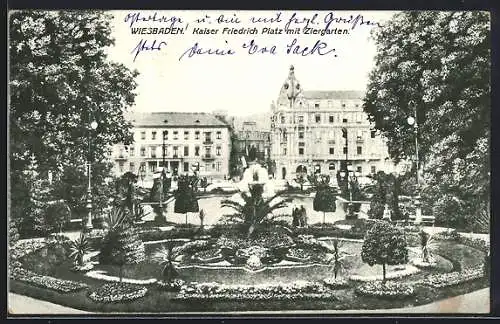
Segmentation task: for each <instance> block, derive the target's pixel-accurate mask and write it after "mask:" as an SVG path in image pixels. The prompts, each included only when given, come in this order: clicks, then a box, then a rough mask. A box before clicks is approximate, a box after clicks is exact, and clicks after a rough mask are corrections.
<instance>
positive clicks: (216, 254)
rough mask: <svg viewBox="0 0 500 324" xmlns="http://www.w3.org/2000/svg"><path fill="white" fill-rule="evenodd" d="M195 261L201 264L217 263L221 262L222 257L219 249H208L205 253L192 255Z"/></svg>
mask: <svg viewBox="0 0 500 324" xmlns="http://www.w3.org/2000/svg"><path fill="white" fill-rule="evenodd" d="M193 258H194V259H195V260H198V261H201V262H205V263H206V262H218V261H222V259H223V256H222V253H221V249H210V250H205V251H200V252H197V253H195V254H194V255H193Z"/></svg>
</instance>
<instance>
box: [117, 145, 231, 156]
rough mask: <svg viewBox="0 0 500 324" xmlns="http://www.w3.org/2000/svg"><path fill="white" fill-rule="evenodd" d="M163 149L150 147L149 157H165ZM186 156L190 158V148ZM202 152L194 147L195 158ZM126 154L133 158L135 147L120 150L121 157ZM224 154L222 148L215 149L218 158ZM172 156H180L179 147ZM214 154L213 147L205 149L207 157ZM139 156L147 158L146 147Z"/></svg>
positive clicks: (185, 149) (185, 152)
mask: <svg viewBox="0 0 500 324" xmlns="http://www.w3.org/2000/svg"><path fill="white" fill-rule="evenodd" d="M162 149H163V147H162V146H150V147H149V156H150V157H152V158H156V157H157V156H158V157H161V156H163V154H162V153H159V154H158V152H162ZM183 149H184V151H183V153H184V156H189V146H184V148H183ZM200 150H201V147H200V146H195V147H194V156H200ZM125 152H128V156H129V157H133V156H135V148H134V147H133V146H131V147H128V148H127V147H125V148H121V149H120V153H119V157H121V158H123V157H124V156H125V154H124V153H125ZM221 152H222V147H221V146H217V147H216V148H215V154H216V155H217V156H221V154H222V153H221ZM172 153H173V154H172V155H173V156H174V157H176V156H178V155H179V147H178V146H173V147H172ZM211 154H212V147H211V146H206V147H205V155H206V156H210V155H211ZM139 156H141V157H145V156H146V147H144V146H141V147H140V149H139ZM165 156H168V150H165Z"/></svg>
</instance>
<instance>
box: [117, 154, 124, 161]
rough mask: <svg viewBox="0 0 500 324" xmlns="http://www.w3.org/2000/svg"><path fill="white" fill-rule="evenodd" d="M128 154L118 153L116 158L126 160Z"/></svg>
mask: <svg viewBox="0 0 500 324" xmlns="http://www.w3.org/2000/svg"><path fill="white" fill-rule="evenodd" d="M126 159H127V156H126V155H125V154H118V155H117V156H115V160H126Z"/></svg>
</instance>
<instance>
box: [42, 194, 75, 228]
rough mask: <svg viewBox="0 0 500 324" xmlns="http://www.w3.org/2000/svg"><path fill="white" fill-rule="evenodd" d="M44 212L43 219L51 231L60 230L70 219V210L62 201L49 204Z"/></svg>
mask: <svg viewBox="0 0 500 324" xmlns="http://www.w3.org/2000/svg"><path fill="white" fill-rule="evenodd" d="M45 213H46V216H45V220H46V222H47V225H48V227H49V228H50V230H51V231H52V232H54V231H59V232H62V229H63V227H64V226H65V225H66V224H67V223H68V222H69V221H70V220H71V210H70V209H69V207H68V205H67V204H66V203H65V202H64V201H56V202H53V203H51V204H49V206H47V210H46V212H45Z"/></svg>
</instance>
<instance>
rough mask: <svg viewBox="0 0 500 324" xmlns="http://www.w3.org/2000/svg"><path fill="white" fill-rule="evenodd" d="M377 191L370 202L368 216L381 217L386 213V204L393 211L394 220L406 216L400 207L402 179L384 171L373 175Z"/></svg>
mask: <svg viewBox="0 0 500 324" xmlns="http://www.w3.org/2000/svg"><path fill="white" fill-rule="evenodd" d="M373 179H374V180H375V188H376V191H375V193H374V195H373V197H372V199H371V202H370V209H369V210H368V216H369V217H370V218H372V219H381V218H382V217H383V214H384V208H385V205H388V206H389V208H390V209H391V211H392V216H391V218H392V220H399V219H402V218H403V217H404V215H403V214H402V213H401V210H400V208H399V195H400V189H399V188H400V185H399V183H400V180H399V179H398V177H397V176H395V175H393V174H386V173H385V172H383V171H379V172H377V174H375V175H373Z"/></svg>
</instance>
